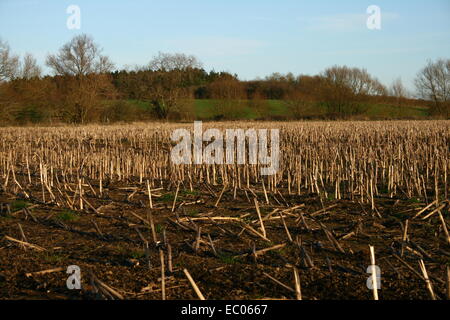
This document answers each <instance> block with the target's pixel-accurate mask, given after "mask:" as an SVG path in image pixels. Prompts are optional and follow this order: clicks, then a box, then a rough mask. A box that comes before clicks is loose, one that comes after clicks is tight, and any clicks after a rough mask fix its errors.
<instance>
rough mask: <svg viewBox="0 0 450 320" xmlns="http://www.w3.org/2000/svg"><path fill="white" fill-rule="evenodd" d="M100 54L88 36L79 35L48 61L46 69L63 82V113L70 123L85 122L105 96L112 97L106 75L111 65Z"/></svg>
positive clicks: (109, 82) (105, 57)
mask: <svg viewBox="0 0 450 320" xmlns="http://www.w3.org/2000/svg"><path fill="white" fill-rule="evenodd" d="M101 52H102V50H101V49H100V47H99V46H98V45H97V44H96V43H95V42H94V40H93V39H92V38H91V37H90V36H87V35H85V34H82V35H78V36H75V37H74V38H73V39H72V40H71V41H69V42H68V43H66V44H65V45H64V46H62V47H61V49H60V50H59V52H58V53H57V54H55V55H49V56H48V57H47V66H49V67H50V68H51V69H53V72H54V73H55V74H56V75H59V76H62V79H63V81H64V82H65V83H64V84H63V85H61V86H60V88H61V91H62V93H61V94H62V96H63V97H64V98H65V99H64V100H65V103H64V105H65V110H63V113H64V114H66V115H67V116H68V117H69V118H70V120H71V121H73V122H76V123H84V122H86V120H87V119H88V118H90V116H91V115H92V114H93V111H94V110H95V109H96V108H97V107H99V106H100V105H101V104H102V100H103V99H105V97H106V96H107V95H108V96H113V95H114V93H113V92H112V91H113V89H112V85H111V81H110V79H109V75H108V74H107V73H108V72H109V71H111V70H112V68H113V67H114V65H113V63H112V62H111V61H110V59H109V58H108V57H107V56H104V55H102V54H101Z"/></svg>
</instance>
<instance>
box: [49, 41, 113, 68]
mask: <svg viewBox="0 0 450 320" xmlns="http://www.w3.org/2000/svg"><path fill="white" fill-rule="evenodd" d="M101 52H102V49H100V47H99V46H98V45H97V44H96V43H95V42H94V40H93V39H92V38H91V37H90V36H88V35H86V34H81V35H78V36H75V37H74V38H73V39H72V40H71V41H69V42H68V43H66V44H65V45H64V46H63V47H62V48H61V49H60V50H59V52H58V54H55V55H49V56H48V57H47V66H49V67H50V68H51V69H53V72H54V73H55V74H57V75H68V76H85V75H88V74H92V73H105V72H109V71H111V70H112V69H113V68H114V64H113V63H112V62H111V61H110V59H109V58H108V57H107V56H104V55H102V54H101Z"/></svg>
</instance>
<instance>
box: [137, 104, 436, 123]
mask: <svg viewBox="0 0 450 320" xmlns="http://www.w3.org/2000/svg"><path fill="white" fill-rule="evenodd" d="M128 103H130V104H131V105H133V106H134V107H138V108H139V109H143V110H150V108H151V105H150V103H149V102H144V101H138V100H128ZM222 103H223V102H222V101H220V100H215V99H201V100H200V99H197V100H193V101H192V104H191V107H192V109H193V113H194V114H195V118H196V119H202V120H213V119H216V118H217V117H219V116H220V114H221V111H220V110H221V109H220V108H221V104H222ZM233 103H234V104H235V106H233ZM229 104H230V108H229V109H230V112H232V113H233V115H234V116H233V117H234V118H235V119H236V120H237V119H240V120H256V119H262V118H274V119H289V118H290V116H291V111H290V110H289V107H288V105H287V104H286V102H284V101H282V100H266V101H264V102H263V106H262V107H261V108H260V109H262V111H258V110H256V108H255V106H254V104H252V101H250V100H240V101H236V102H230V103H229ZM230 112H227V111H225V113H228V115H229V113H230ZM222 113H224V112H222ZM325 114H326V110H325V107H323V106H320V105H318V106H315V107H314V108H312V110H311V111H309V112H308V113H307V114H305V117H321V116H325ZM359 117H360V118H362V119H371V120H382V119H424V118H427V117H428V109H427V108H426V107H422V106H401V107H399V106H396V105H390V104H382V103H380V104H370V105H368V106H367V110H366V111H365V112H364V113H363V114H361V115H359Z"/></svg>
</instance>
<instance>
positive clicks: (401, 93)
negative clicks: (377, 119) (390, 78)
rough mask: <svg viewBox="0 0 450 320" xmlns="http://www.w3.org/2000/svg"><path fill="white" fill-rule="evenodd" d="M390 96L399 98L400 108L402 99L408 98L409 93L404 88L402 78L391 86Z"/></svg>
mask: <svg viewBox="0 0 450 320" xmlns="http://www.w3.org/2000/svg"><path fill="white" fill-rule="evenodd" d="M390 95H391V96H393V97H395V98H397V105H398V106H399V107H400V106H401V104H402V99H404V98H406V95H407V92H406V88H405V87H404V86H403V82H402V79H401V78H397V79H395V80H394V82H393V83H392V85H391V88H390Z"/></svg>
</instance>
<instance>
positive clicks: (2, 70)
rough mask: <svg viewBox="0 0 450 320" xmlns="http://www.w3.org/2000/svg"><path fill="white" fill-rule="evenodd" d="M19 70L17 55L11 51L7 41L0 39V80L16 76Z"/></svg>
mask: <svg viewBox="0 0 450 320" xmlns="http://www.w3.org/2000/svg"><path fill="white" fill-rule="evenodd" d="M18 72H19V56H17V55H15V54H13V53H11V49H10V47H9V45H8V43H6V42H3V41H2V40H1V39H0V82H2V81H8V80H12V79H14V78H16V77H17V76H18Z"/></svg>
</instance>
